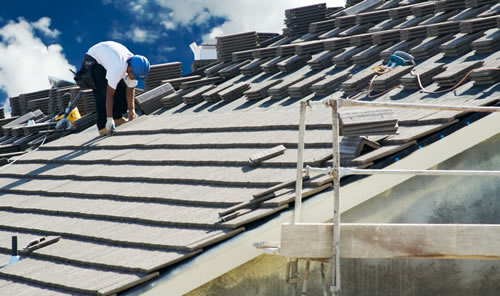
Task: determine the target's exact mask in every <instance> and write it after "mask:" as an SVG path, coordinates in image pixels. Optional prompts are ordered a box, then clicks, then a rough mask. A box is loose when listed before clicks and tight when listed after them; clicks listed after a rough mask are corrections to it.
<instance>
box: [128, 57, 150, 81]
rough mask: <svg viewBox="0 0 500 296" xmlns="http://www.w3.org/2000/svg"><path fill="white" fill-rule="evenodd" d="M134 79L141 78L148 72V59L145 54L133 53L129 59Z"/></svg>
mask: <svg viewBox="0 0 500 296" xmlns="http://www.w3.org/2000/svg"><path fill="white" fill-rule="evenodd" d="M129 64H130V67H131V68H132V74H134V79H136V80H143V79H144V78H146V75H147V74H148V72H149V61H148V59H147V58H146V57H145V56H141V55H134V56H133V57H131V58H130V60H129Z"/></svg>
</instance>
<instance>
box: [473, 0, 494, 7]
mask: <svg viewBox="0 0 500 296" xmlns="http://www.w3.org/2000/svg"><path fill="white" fill-rule="evenodd" d="M495 3H498V0H465V7H468V8H470V7H480V6H485V5H490V4H495Z"/></svg>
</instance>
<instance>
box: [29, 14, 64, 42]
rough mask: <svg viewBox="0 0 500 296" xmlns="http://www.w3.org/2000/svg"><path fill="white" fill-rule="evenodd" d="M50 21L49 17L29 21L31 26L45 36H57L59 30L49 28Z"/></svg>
mask: <svg viewBox="0 0 500 296" xmlns="http://www.w3.org/2000/svg"><path fill="white" fill-rule="evenodd" d="M50 22H51V19H50V18H48V17H42V18H41V19H39V20H38V21H36V22H34V23H31V25H32V26H33V28H35V29H37V30H39V31H41V32H42V33H43V34H44V35H45V36H47V37H50V38H56V37H57V36H59V34H61V32H59V31H58V30H56V29H54V30H51V29H50V28H49V27H50Z"/></svg>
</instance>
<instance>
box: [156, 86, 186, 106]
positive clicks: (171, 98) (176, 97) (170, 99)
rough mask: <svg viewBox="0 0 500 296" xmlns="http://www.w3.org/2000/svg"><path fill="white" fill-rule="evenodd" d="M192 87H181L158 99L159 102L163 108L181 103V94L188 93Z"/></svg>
mask: <svg viewBox="0 0 500 296" xmlns="http://www.w3.org/2000/svg"><path fill="white" fill-rule="evenodd" d="M191 90H192V89H181V90H179V91H174V92H173V93H171V94H169V95H166V96H164V97H163V98H161V99H160V103H161V105H162V106H163V107H165V108H172V107H175V106H177V105H179V104H180V103H182V96H183V95H185V94H187V93H189V92H190V91H191Z"/></svg>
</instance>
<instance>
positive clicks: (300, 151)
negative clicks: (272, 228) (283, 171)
mask: <svg viewBox="0 0 500 296" xmlns="http://www.w3.org/2000/svg"><path fill="white" fill-rule="evenodd" d="M306 107H307V106H306V102H304V101H302V102H300V123H299V142H298V147H297V181H296V184H295V207H294V211H293V223H299V222H300V211H301V209H302V174H303V172H302V170H303V169H304V133H305V131H306Z"/></svg>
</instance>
